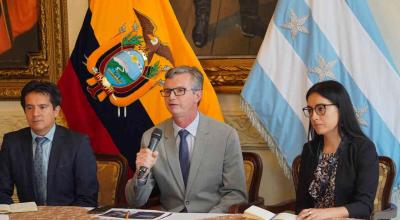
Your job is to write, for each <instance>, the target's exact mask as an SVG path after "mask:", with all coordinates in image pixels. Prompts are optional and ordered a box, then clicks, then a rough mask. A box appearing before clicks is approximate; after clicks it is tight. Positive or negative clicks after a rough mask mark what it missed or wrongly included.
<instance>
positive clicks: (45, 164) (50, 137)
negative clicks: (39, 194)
mask: <svg viewBox="0 0 400 220" xmlns="http://www.w3.org/2000/svg"><path fill="white" fill-rule="evenodd" d="M55 131H56V125H55V124H54V125H53V127H52V128H51V129H50V131H49V132H47V134H46V135H44V136H43V137H46V138H47V139H46V141H45V142H44V144H43V167H44V170H45V172H44V175H43V176H44V178H45V179H46V180H47V169H48V165H49V158H50V152H51V146H52V143H53V138H54V133H55ZM31 134H32V151H33V154H32V155H33V158H35V150H36V145H37V144H36V141H35V139H36V137H42V136H39V135H37V134H35V133H34V132H33V131H32V130H31ZM46 182H47V181H46ZM45 198H47V187H46V192H45Z"/></svg>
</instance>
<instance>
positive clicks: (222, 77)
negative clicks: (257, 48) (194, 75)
mask: <svg viewBox="0 0 400 220" xmlns="http://www.w3.org/2000/svg"><path fill="white" fill-rule="evenodd" d="M199 60H200V63H201V65H202V67H203V69H204V71H205V73H206V74H207V76H208V79H209V80H210V82H211V84H212V85H213V87H214V89H215V91H216V92H217V93H240V92H241V91H242V88H243V86H244V83H245V82H246V80H247V77H248V75H249V72H250V70H251V68H252V66H253V64H254V61H255V57H253V56H248V57H210V58H199Z"/></svg>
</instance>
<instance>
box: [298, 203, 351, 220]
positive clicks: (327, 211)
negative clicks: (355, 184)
mask: <svg viewBox="0 0 400 220" xmlns="http://www.w3.org/2000/svg"><path fill="white" fill-rule="evenodd" d="M348 216H349V212H348V211H347V209H346V208H345V207H343V206H342V207H335V208H310V209H303V210H302V211H301V212H300V213H299V214H298V215H297V219H299V220H302V219H306V220H310V219H313V220H314V219H315V220H318V219H329V218H347V217H348Z"/></svg>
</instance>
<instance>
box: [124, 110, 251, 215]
mask: <svg viewBox="0 0 400 220" xmlns="http://www.w3.org/2000/svg"><path fill="white" fill-rule="evenodd" d="M157 127H158V128H160V129H162V130H163V133H164V135H163V137H162V138H161V141H160V143H159V145H158V146H157V151H158V152H159V156H158V159H157V161H156V164H155V165H154V167H153V168H152V169H151V172H150V174H149V178H148V180H147V182H146V184H145V185H143V186H140V185H138V184H137V180H136V177H133V178H132V179H130V180H129V182H128V184H127V186H126V197H127V201H128V203H129V204H130V205H133V206H135V207H140V206H142V205H144V204H145V203H146V201H147V200H148V198H149V195H150V193H151V191H152V189H153V187H154V185H155V184H156V183H157V185H158V188H159V190H160V202H161V206H162V207H163V208H164V209H165V210H169V211H173V212H179V211H182V210H183V209H185V208H186V210H187V211H188V212H226V211H227V210H228V208H229V207H230V206H231V205H233V204H237V203H242V202H247V192H246V183H245V177H244V168H243V158H242V153H241V148H240V143H239V137H238V135H237V132H236V130H235V129H233V128H232V127H230V126H228V125H226V124H224V123H221V122H218V121H215V120H213V119H211V118H208V117H206V116H203V115H202V114H200V121H199V125H198V129H197V134H196V137H195V143H194V149H193V153H192V159H191V162H190V171H189V177H188V182H187V187H186V188H185V185H184V182H183V178H182V173H181V169H180V164H179V149H178V147H177V146H176V138H175V137H174V131H173V127H172V119H169V120H167V121H165V122H163V123H161V124H159V125H158V126H157ZM153 129H154V128H153ZM153 129H150V130H148V131H146V132H145V133H144V134H143V137H142V146H146V145H145V144H146V143H149V139H150V136H151V133H152V130H153Z"/></svg>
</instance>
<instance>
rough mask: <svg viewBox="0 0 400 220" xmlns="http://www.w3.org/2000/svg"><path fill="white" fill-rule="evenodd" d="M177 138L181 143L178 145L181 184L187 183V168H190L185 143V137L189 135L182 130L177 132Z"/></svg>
mask: <svg viewBox="0 0 400 220" xmlns="http://www.w3.org/2000/svg"><path fill="white" fill-rule="evenodd" d="M178 134H179V137H180V138H181V142H180V143H179V163H180V165H181V171H182V177H183V182H184V183H185V187H186V183H187V179H188V176H189V167H190V162H189V146H188V143H187V141H186V136H187V135H188V134H189V132H188V131H186V130H185V129H182V130H180V131H179V132H178Z"/></svg>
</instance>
